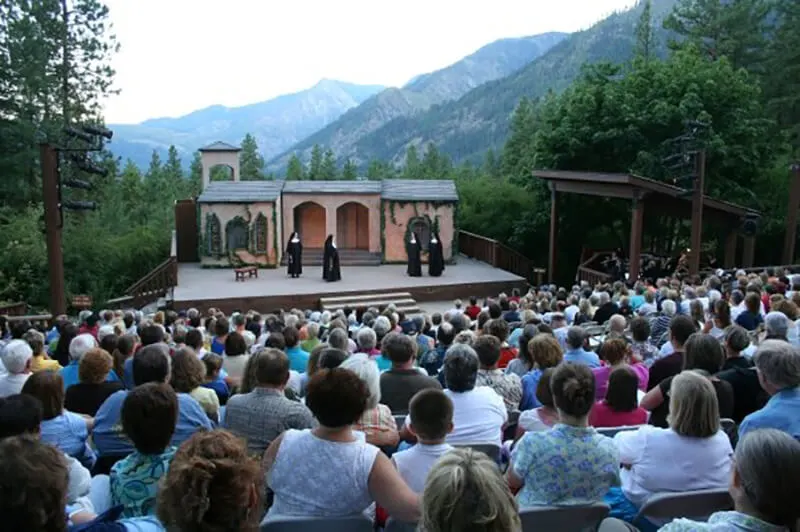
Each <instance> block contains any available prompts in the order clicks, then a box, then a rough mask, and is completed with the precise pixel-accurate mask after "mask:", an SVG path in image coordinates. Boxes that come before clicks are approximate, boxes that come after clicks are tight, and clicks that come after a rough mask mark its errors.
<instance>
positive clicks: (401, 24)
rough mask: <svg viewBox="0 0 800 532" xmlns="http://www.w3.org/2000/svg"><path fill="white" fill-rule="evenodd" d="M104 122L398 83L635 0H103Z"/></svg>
mask: <svg viewBox="0 0 800 532" xmlns="http://www.w3.org/2000/svg"><path fill="white" fill-rule="evenodd" d="M106 1H107V3H108V5H109V7H110V10H111V19H112V22H113V24H114V31H115V33H116V35H117V39H118V41H119V43H120V45H121V50H120V52H119V53H118V54H117V55H116V56H115V57H114V60H113V64H114V67H115V68H116V71H117V76H116V81H115V85H116V87H117V88H118V89H120V90H121V91H122V92H121V94H119V95H118V96H113V97H111V98H110V99H109V100H108V102H107V103H106V114H105V118H106V121H107V122H108V123H135V122H140V121H142V120H146V119H148V118H155V117H162V116H179V115H182V114H186V113H188V112H191V111H194V110H196V109H200V108H203V107H207V106H209V105H213V104H223V105H227V106H236V105H243V104H247V103H253V102H258V101H262V100H267V99H269V98H272V97H275V96H278V95H280V94H286V93H290V92H296V91H299V90H302V89H305V88H308V87H310V86H312V85H314V84H315V83H316V82H317V81H319V80H320V79H321V78H331V79H339V80H343V81H350V82H354V83H374V84H381V85H394V86H398V85H402V84H404V83H405V82H406V81H408V80H409V79H410V78H411V77H413V76H415V75H417V74H421V73H425V72H430V71H432V70H436V69H439V68H442V67H444V66H447V65H449V64H451V63H453V62H455V61H458V60H459V59H460V58H462V57H464V56H465V55H468V54H470V53H472V52H473V51H475V50H476V49H478V48H480V47H481V46H483V45H485V44H488V43H489V42H492V41H494V40H496V39H500V38H504V37H520V36H525V35H534V34H537V33H543V32H547V31H576V30H580V29H585V28H587V27H589V26H591V25H592V24H593V23H594V22H596V21H598V20H600V19H602V18H603V17H605V16H606V15H608V14H610V13H611V12H613V11H614V10H617V9H621V8H626V7H628V6H631V5H633V4H634V3H635V0H488V1H487V0H481V1H479V0H466V1H463V0H404V1H402V2H394V1H393V2H388V1H386V0H225V1H224V2H221V1H220V0H106Z"/></svg>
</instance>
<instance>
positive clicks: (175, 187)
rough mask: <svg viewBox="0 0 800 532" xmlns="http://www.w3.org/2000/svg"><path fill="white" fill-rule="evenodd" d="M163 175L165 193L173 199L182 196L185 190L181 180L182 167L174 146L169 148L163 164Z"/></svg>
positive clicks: (182, 179)
mask: <svg viewBox="0 0 800 532" xmlns="http://www.w3.org/2000/svg"><path fill="white" fill-rule="evenodd" d="M163 173H164V185H165V193H166V194H167V195H168V196H170V197H174V198H179V197H181V196H183V195H184V193H185V190H186V187H185V182H184V178H183V167H182V166H181V158H180V156H179V155H178V150H177V149H176V148H175V146H170V147H169V152H168V153H167V162H166V164H164V168H163Z"/></svg>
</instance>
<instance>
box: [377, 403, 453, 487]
mask: <svg viewBox="0 0 800 532" xmlns="http://www.w3.org/2000/svg"><path fill="white" fill-rule="evenodd" d="M409 419H410V423H409V425H408V431H409V432H410V433H411V434H413V435H414V436H415V437H416V439H417V444H416V445H414V446H413V447H411V448H410V449H406V450H405V451H400V452H397V453H394V454H393V455H392V462H394V465H395V467H397V470H398V471H399V472H400V476H401V477H403V480H404V481H405V483H406V484H408V487H409V488H411V489H412V490H414V491H415V492H416V493H422V490H423V488H424V487H425V479H426V478H427V476H428V471H430V469H431V468H432V467H433V464H434V463H435V462H436V461H437V460H438V459H439V458H440V457H441V456H442V455H444V454H446V453H447V452H449V451H451V450H452V449H453V447H451V446H450V445H448V444H447V443H445V439H446V438H447V435H448V434H449V433H450V432H452V430H453V402H452V401H451V400H450V398H449V397H447V395H446V394H445V393H444V392H443V391H441V390H437V389H434V388H429V389H427V390H422V391H421V392H419V393H417V394H416V395H415V396H414V397H412V398H411V404H410V405H409Z"/></svg>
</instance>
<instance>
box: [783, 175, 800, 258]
mask: <svg viewBox="0 0 800 532" xmlns="http://www.w3.org/2000/svg"><path fill="white" fill-rule="evenodd" d="M798 209H800V164H793V165H792V167H791V169H790V174H789V204H788V206H787V207H786V235H785V237H784V240H783V255H782V263H781V264H794V249H795V243H796V241H797V211H798Z"/></svg>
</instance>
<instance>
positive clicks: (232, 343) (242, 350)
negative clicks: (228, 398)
mask: <svg viewBox="0 0 800 532" xmlns="http://www.w3.org/2000/svg"><path fill="white" fill-rule="evenodd" d="M248 360H250V355H249V354H248V352H247V343H245V341H244V336H242V335H241V334H239V333H237V332H235V331H234V332H232V333H230V334H228V336H227V337H226V338H225V353H224V354H223V355H222V368H223V369H224V370H225V372H226V373H227V374H228V377H227V379H226V380H227V382H228V384H229V385H232V386H238V385H239V384H241V382H242V376H243V375H244V368H245V366H246V365H247V361H248Z"/></svg>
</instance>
